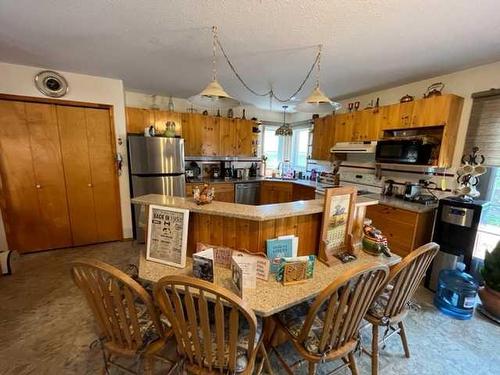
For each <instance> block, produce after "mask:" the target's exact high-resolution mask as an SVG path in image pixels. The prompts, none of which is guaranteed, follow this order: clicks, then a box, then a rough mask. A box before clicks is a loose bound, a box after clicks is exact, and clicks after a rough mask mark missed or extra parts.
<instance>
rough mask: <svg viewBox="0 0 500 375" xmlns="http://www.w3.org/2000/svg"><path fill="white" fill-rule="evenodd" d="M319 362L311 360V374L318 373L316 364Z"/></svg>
mask: <svg viewBox="0 0 500 375" xmlns="http://www.w3.org/2000/svg"><path fill="white" fill-rule="evenodd" d="M317 365H318V364H317V363H316V362H309V372H308V374H309V375H316V366H317Z"/></svg>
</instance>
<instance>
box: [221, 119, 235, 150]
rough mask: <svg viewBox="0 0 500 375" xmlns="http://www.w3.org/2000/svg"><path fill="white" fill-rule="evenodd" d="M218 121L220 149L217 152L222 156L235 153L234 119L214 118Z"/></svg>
mask: <svg viewBox="0 0 500 375" xmlns="http://www.w3.org/2000/svg"><path fill="white" fill-rule="evenodd" d="M216 121H218V122H219V131H220V149H219V152H220V154H221V155H223V156H235V155H237V146H236V131H237V129H236V121H237V120H235V119H230V118H226V117H219V118H217V119H216Z"/></svg>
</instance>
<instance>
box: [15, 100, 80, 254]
mask: <svg viewBox="0 0 500 375" xmlns="http://www.w3.org/2000/svg"><path fill="white" fill-rule="evenodd" d="M25 106H26V122H27V124H28V128H29V134H30V145H31V154H32V158H33V171H34V174H35V181H36V187H37V193H38V201H39V204H40V219H41V222H42V225H43V227H44V232H45V233H46V243H45V244H44V245H43V248H44V249H54V248H61V247H68V246H71V244H72V238H71V227H70V220H69V212H68V203H67V199H66V182H65V179H64V169H63V162H62V155H61V148H60V142H59V130H58V128H57V110H56V106H55V105H51V104H42V103H26V104H25Z"/></svg>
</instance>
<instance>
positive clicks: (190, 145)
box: [181, 113, 203, 156]
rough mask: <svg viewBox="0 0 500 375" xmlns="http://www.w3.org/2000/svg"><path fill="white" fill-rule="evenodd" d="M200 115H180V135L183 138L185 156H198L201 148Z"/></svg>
mask: <svg viewBox="0 0 500 375" xmlns="http://www.w3.org/2000/svg"><path fill="white" fill-rule="evenodd" d="M201 119H202V118H201V115H198V114H196V113H183V114H182V118H181V121H182V135H183V137H184V147H185V154H186V155H187V156H200V155H201V146H202V130H203V129H202V123H201Z"/></svg>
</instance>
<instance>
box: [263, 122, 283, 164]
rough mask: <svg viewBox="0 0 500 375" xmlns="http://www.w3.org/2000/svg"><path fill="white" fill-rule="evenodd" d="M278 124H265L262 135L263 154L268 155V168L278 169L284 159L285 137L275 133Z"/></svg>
mask: <svg viewBox="0 0 500 375" xmlns="http://www.w3.org/2000/svg"><path fill="white" fill-rule="evenodd" d="M276 129H278V127H277V126H269V125H265V126H264V131H263V136H262V155H264V156H267V164H266V166H267V168H269V169H276V168H278V164H279V163H280V162H281V161H283V137H277V136H276V135H275V132H276Z"/></svg>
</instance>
